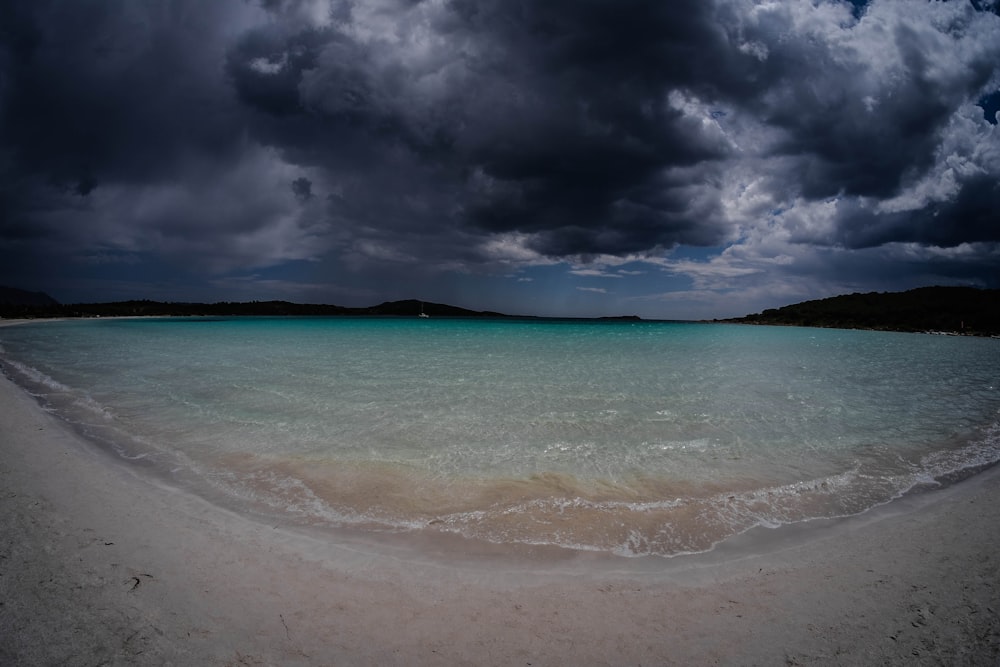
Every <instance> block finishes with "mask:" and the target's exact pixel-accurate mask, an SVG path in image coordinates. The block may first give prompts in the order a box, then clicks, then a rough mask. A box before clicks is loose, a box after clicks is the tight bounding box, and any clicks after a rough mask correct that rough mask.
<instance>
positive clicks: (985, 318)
mask: <svg viewBox="0 0 1000 667" xmlns="http://www.w3.org/2000/svg"><path fill="white" fill-rule="evenodd" d="M420 313H424V314H426V315H428V316H430V317H479V318H511V319H531V320H535V319H558V320H562V319H570V320H591V321H596V322H639V321H646V320H643V319H642V318H640V317H639V316H637V315H619V316H610V317H607V316H605V317H590V318H566V317H552V318H548V317H544V316H533V315H512V314H508V313H500V312H496V311H490V310H472V309H469V308H462V307H459V306H452V305H448V304H443V303H434V302H430V301H420V300H417V299H405V300H401V301H386V302H383V303H380V304H378V305H374V306H363V307H350V306H338V305H333V304H309V303H294V302H290V301H277V300H274V301H220V302H216V303H197V302H169V301H168V302H165V301H152V300H149V299H134V300H128V301H112V302H100V303H75V304H61V303H59V302H58V301H56V300H55V299H53V298H52V297H50V296H49V295H47V294H45V293H44V292H29V291H25V290H19V289H14V288H10V287H0V319H43V318H44V319H50V318H88V317H240V316H257V317H262V316H263V317H284V316H288V317H308V316H352V317H360V316H381V317H416V316H418V315H419V314H420ZM704 321H707V322H715V323H728V324H760V325H772V326H799V327H821V328H831V329H868V330H875V331H904V332H919V333H938V334H947V335H965V336H989V337H1000V289H977V288H974V287H920V288H916V289H912V290H908V291H906V292H868V293H864V294H862V293H854V294H845V295H841V296H834V297H829V298H826V299H816V300H812V301H803V302H801V303H796V304H792V305H788V306H783V307H781V308H769V309H767V310H765V311H763V312H760V313H753V314H749V315H745V316H743V317H734V318H725V319H714V320H704Z"/></svg>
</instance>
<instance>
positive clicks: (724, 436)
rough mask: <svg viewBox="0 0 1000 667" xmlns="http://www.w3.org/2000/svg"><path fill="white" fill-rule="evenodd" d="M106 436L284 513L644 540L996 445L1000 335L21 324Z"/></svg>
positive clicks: (4, 355) (445, 325)
mask: <svg viewBox="0 0 1000 667" xmlns="http://www.w3.org/2000/svg"><path fill="white" fill-rule="evenodd" d="M0 364H2V367H3V369H4V371H5V372H6V373H7V374H8V375H10V376H11V377H12V378H13V379H14V380H15V381H16V382H18V383H19V384H21V385H22V386H23V387H25V388H26V389H27V390H28V391H29V392H31V393H32V394H33V395H35V396H36V397H37V399H38V400H39V401H40V402H41V403H42V405H43V406H44V407H45V408H46V409H48V410H50V411H52V412H54V413H55V414H57V415H58V416H59V417H61V418H63V419H65V420H66V421H68V422H69V423H70V424H72V425H73V427H74V428H76V429H77V430H78V431H80V432H81V433H82V434H84V435H85V436H86V437H87V438H88V439H90V440H91V441H92V442H94V443H95V444H96V445H97V446H99V447H101V448H103V449H105V450H107V451H108V452H111V453H113V455H114V456H117V457H120V458H121V459H124V460H126V461H129V462H130V463H131V464H132V465H135V466H138V467H139V468H141V469H144V470H146V471H148V472H149V474H155V475H161V476H165V477H167V478H168V479H169V480H171V481H172V482H173V483H176V484H179V485H182V486H184V487H185V488H188V489H190V490H192V491H195V492H197V493H200V494H202V495H204V496H205V497H207V498H209V499H211V500H213V501H216V502H219V503H222V504H225V505H227V506H229V507H232V508H235V509H239V510H240V511H245V512H248V513H251V514H254V515H257V516H261V517H266V518H267V519H268V520H280V521H285V522H289V523H294V524H300V525H305V526H314V527H321V528H322V527H331V528H335V527H352V528H356V529H360V530H364V531H380V532H395V533H408V532H411V531H438V532H443V533H451V534H456V535H461V536H465V537H468V538H472V539H476V540H486V541H489V542H493V543H500V544H506V543H516V544H546V545H559V546H562V547H566V548H570V549H582V550H592V551H601V552H609V553H614V554H618V555H622V556H670V555H675V554H681V553H691V552H700V551H707V550H710V549H712V548H713V547H714V546H715V545H716V544H718V543H720V542H721V541H723V540H725V539H726V538H728V537H731V536H734V535H737V534H740V533H742V532H744V531H746V530H748V529H750V528H752V527H755V526H769V527H774V526H779V525H782V524H786V523H793V522H801V521H807V520H810V519H815V518H820V517H836V516H845V515H851V514H857V513H861V512H864V511H866V510H868V509H870V508H872V507H874V506H877V505H880V504H884V503H887V502H890V501H891V500H893V499H895V498H898V497H900V496H901V495H903V494H906V493H913V492H920V491H924V490H929V489H933V488H936V487H938V486H940V485H942V484H947V483H951V482H954V481H957V480H960V479H962V478H964V477H967V476H968V475H970V474H973V473H975V472H977V471H979V470H982V469H983V468H985V467H988V466H990V465H993V464H994V463H996V462H997V461H998V460H1000V340H994V339H982V338H967V337H952V336H934V335H923V334H904V333H883V332H871V331H843V330H832V329H805V328H781V327H751V326H738V325H721V324H690V323H670V322H627V321H549V320H502V319H496V320H494V319H447V318H431V319H418V318H415V317H414V318H350V317H341V318H232V319H215V318H176V319H171V318H164V319H161V318H141V319H113V320H85V321H60V322H39V323H29V324H24V325H19V326H12V327H4V328H0Z"/></svg>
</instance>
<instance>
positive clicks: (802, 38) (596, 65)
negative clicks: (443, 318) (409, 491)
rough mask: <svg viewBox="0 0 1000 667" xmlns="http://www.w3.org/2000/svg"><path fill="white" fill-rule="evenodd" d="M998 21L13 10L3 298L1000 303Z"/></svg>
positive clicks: (707, 308) (604, 11)
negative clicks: (16, 291) (869, 297)
mask: <svg viewBox="0 0 1000 667" xmlns="http://www.w3.org/2000/svg"><path fill="white" fill-rule="evenodd" d="M998 108H1000V0H971V1H970V0H950V1H947V2H943V1H933V2H925V1H924V0H871V1H870V2H865V1H863V0H853V1H851V2H848V1H846V0H781V1H774V2H764V1H753V0H670V1H669V2H665V1H664V0H613V1H612V0H479V1H476V0H423V1H421V0H370V1H368V0H354V1H350V0H343V1H342V0H212V1H211V2H206V1H204V0H173V1H171V0H6V1H5V2H3V3H0V284H3V285H8V286H12V287H20V288H22V289H30V290H44V291H47V292H48V293H49V294H51V295H52V296H53V297H55V298H56V299H58V300H60V301H62V302H64V303H69V302H80V301H112V300H122V299H132V298H149V299H156V300H178V301H179V300H183V301H246V300H253V299H258V300H267V299H285V300H290V301H298V302H309V303H336V304H341V305H371V304H375V303H379V302H381V301H384V300H394V299H404V298H416V299H422V300H427V301H440V302H447V303H453V304H456V305H460V306H465V307H469V308H475V309H491V310H499V311H503V312H508V313H521V314H535V315H584V316H597V315H619V314H638V315H641V316H643V317H650V318H667V319H673V318H679V319H683V318H710V317H728V316H734V315H743V314H747V313H751V312H757V311H759V310H762V309H763V308H769V307H774V306H780V305H784V304H787V303H793V302H797V301H802V300H805V299H810V298H819V297H825V296H831V295H834V294H841V293H849V292H856V291H861V292H867V291H895V290H903V289H909V288H912V287H917V286H923V285H972V286H979V287H994V288H995V287H1000V213H998V211H1000V130H998V127H997V117H996V116H997V110H998Z"/></svg>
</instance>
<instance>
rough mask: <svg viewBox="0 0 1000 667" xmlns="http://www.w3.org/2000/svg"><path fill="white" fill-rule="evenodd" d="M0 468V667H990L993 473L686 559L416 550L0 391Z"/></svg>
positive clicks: (998, 579)
mask: <svg viewBox="0 0 1000 667" xmlns="http://www.w3.org/2000/svg"><path fill="white" fill-rule="evenodd" d="M0 452H2V453H0V536H2V538H0V664H3V665H54V664H59V665H638V664H641V665H776V664H789V665H805V664H851V665H862V664H863V665H882V664H885V665H903V664H907V665H915V664H916V665H923V664H926V665H931V664H934V665H937V664H949V665H955V664H960V665H961V664H964V665H995V664H998V663H1000V528H998V526H1000V470H998V469H993V470H990V471H987V472H986V473H983V474H980V475H978V476H976V477H974V478H972V479H970V480H967V481H964V482H962V483H960V484H957V485H954V486H952V487H950V488H948V489H945V490H943V491H937V492H931V493H926V494H923V495H920V496H914V497H910V498H907V499H904V500H902V501H899V502H896V503H893V504H892V505H890V506H886V507H883V508H880V509H878V510H875V511H872V512H869V513H867V514H865V515H863V516H859V517H854V518H851V519H847V520H840V521H834V522H825V523H824V525H822V526H821V525H818V524H817V525H811V526H805V527H799V528H794V527H792V528H786V529H780V530H758V531H756V532H754V533H753V534H749V535H745V536H743V537H742V538H739V539H737V540H734V541H733V542H732V543H731V544H728V545H724V547H723V548H721V549H719V550H717V551H716V552H713V553H711V554H706V555H699V556H690V557H680V558H673V559H617V558H610V557H607V558H604V557H596V556H594V555H587V554H565V553H562V554H559V555H555V554H551V553H549V552H545V551H538V552H534V551H526V552H525V553H522V554H512V555H508V556H498V555H495V554H479V555H477V554H470V553H468V552H467V551H468V548H470V546H469V545H467V544H465V543H464V542H462V541H458V540H456V541H455V542H454V543H453V544H446V545H444V546H443V547H442V548H443V549H444V552H443V553H439V554H438V555H435V556H433V557H420V556H419V554H420V552H421V548H420V547H419V546H414V547H412V548H410V547H406V545H405V543H406V541H407V540H406V539H404V540H396V542H393V541H386V542H385V543H384V544H378V543H377V542H376V541H375V540H373V539H362V538H360V537H358V536H349V535H344V536H343V537H342V538H340V537H338V536H337V535H336V534H333V535H329V534H327V535H308V534H306V533H303V532H301V531H293V530H288V529H285V528H283V527H281V526H272V525H265V524H263V523H260V522H257V521H254V520H252V519H250V518H246V517H243V516H239V515H236V514H233V513H231V512H229V511H226V510H224V509H220V508H219V507H216V506H214V505H212V504H210V503H208V502H206V501H204V500H202V499H200V498H198V497H194V496H192V495H190V494H186V493H183V492H181V491H178V490H176V489H172V488H168V487H166V486H163V485H161V484H159V483H157V482H156V481H155V480H153V479H151V478H149V477H146V476H142V475H140V474H138V473H137V472H136V471H135V470H133V469H130V468H129V467H128V466H126V465H124V464H121V463H120V462H117V461H115V460H113V459H112V457H111V456H109V455H107V454H105V453H102V452H100V451H98V450H96V449H95V448H94V447H93V446H92V445H91V444H90V443H87V442H85V441H83V440H82V439H80V438H79V437H78V436H77V435H75V434H74V433H73V432H71V431H70V430H69V428H68V427H67V426H66V425H64V424H63V423H62V422H60V421H58V420H56V419H55V418H53V417H52V416H51V415H49V414H47V413H46V412H45V411H44V410H42V409H41V408H40V407H39V406H38V405H37V403H36V402H35V401H34V400H33V399H32V398H31V397H30V396H28V395H27V394H26V393H24V392H23V391H22V390H20V389H19V388H18V387H17V386H15V385H14V384H13V383H12V382H11V381H10V380H9V379H7V378H6V377H3V378H0ZM413 541H417V540H416V538H414V540H413ZM397 542H399V543H397ZM439 546H440V545H439ZM449 552H450V553H449Z"/></svg>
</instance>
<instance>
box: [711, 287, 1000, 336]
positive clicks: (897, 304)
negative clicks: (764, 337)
mask: <svg viewBox="0 0 1000 667" xmlns="http://www.w3.org/2000/svg"><path fill="white" fill-rule="evenodd" d="M713 321H715V322H728V323H737V324H765V325H776V326H800V327H823V328H832V329H869V330H876V331H906V332H920V333H939V334H948V335H965V336H992V337H996V336H1000V290H997V289H992V290H985V289H976V288H974V287H920V288H917V289H912V290H909V291H906V292H869V293H867V294H860V293H855V294H846V295H842V296H835V297H830V298H827V299H817V300H814V301H803V302H802V303H797V304H793V305H790V306H784V307H782V308H770V309H768V310H765V311H763V312H761V313H756V314H753V315H746V316H745V317H737V318H729V319H724V320H713Z"/></svg>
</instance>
